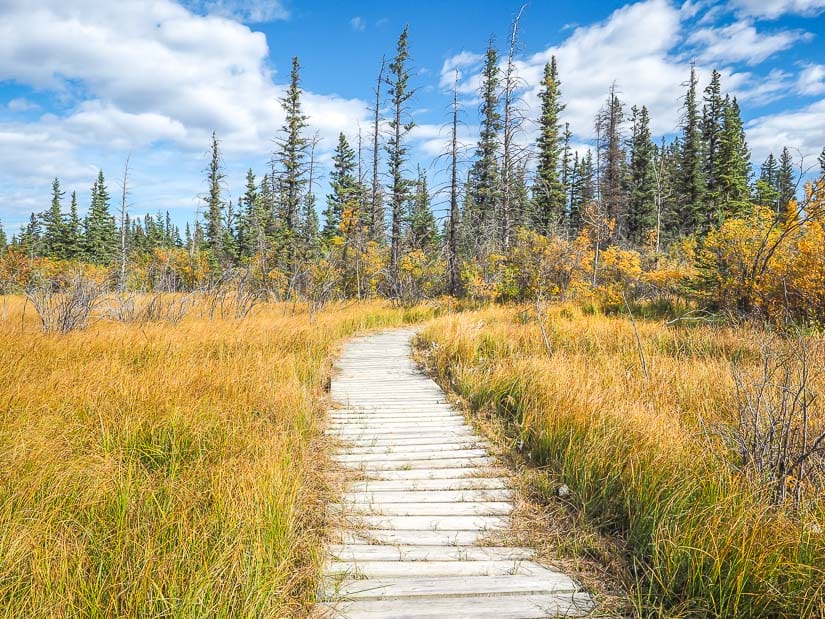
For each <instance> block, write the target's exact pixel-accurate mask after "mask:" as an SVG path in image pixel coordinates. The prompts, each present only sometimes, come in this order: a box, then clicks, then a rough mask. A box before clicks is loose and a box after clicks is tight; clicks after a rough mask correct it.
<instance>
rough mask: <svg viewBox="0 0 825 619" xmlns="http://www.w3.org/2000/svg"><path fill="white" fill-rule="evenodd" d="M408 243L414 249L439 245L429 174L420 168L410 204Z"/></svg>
mask: <svg viewBox="0 0 825 619" xmlns="http://www.w3.org/2000/svg"><path fill="white" fill-rule="evenodd" d="M408 237H409V240H408V244H409V246H410V247H411V248H412V249H422V250H426V249H431V248H434V247H436V246H437V245H438V241H439V239H438V225H437V224H436V221H435V215H433V211H432V208H431V206H430V192H429V189H428V188H427V174H426V173H425V172H423V171H422V170H421V168H419V169H418V178H417V179H416V181H415V193H414V194H413V197H412V200H411V205H410V226H409V231H408Z"/></svg>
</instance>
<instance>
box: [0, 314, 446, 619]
mask: <svg viewBox="0 0 825 619" xmlns="http://www.w3.org/2000/svg"><path fill="white" fill-rule="evenodd" d="M22 307H23V302H22V300H20V299H19V298H6V299H5V300H4V304H3V308H4V311H3V319H2V320H0V614H2V615H4V616H16V617H46V616H50V617H51V616H98V617H114V616H175V617H204V616H223V617H259V616H272V617H281V616H295V615H298V614H302V613H303V612H305V611H306V609H307V607H308V605H309V604H310V603H311V601H312V599H313V597H314V585H315V582H316V578H317V576H318V570H319V564H320V561H321V559H322V557H321V556H320V547H321V540H322V536H323V533H324V521H323V506H322V505H323V504H322V501H323V492H324V489H323V484H322V482H321V480H320V475H319V470H320V468H321V467H322V466H323V465H324V462H325V459H324V455H323V453H322V452H319V450H318V441H319V434H320V428H321V426H322V421H323V413H324V410H323V404H322V402H323V388H324V384H325V382H326V380H327V375H328V370H329V361H330V357H331V355H332V354H333V353H334V351H335V348H336V346H337V345H338V344H339V343H340V341H341V340H342V339H344V338H346V337H348V336H350V335H352V334H353V333H355V332H357V331H361V330H365V329H370V328H377V327H384V326H394V325H400V324H403V323H406V322H410V321H415V320H419V319H422V318H426V317H429V316H431V315H432V314H433V311H434V310H433V309H431V308H425V307H421V308H416V309H411V310H402V309H393V308H391V307H390V306H389V305H388V304H386V303H380V302H375V303H364V304H358V305H351V306H332V307H329V308H328V309H326V310H324V311H322V312H320V313H319V314H317V315H316V316H315V320H314V322H313V323H310V319H309V315H308V314H307V313H306V312H305V311H303V310H300V309H299V311H298V312H297V313H296V314H295V315H292V310H293V308H292V306H284V305H274V304H273V305H264V306H261V307H260V308H258V309H256V311H255V313H254V314H252V315H250V316H249V317H247V318H246V319H244V320H242V321H235V320H232V319H227V320H222V319H216V320H208V319H206V318H204V317H202V312H201V313H199V312H193V313H192V314H190V316H188V317H186V318H184V319H183V321H181V322H180V323H179V324H175V325H172V324H167V323H147V324H121V323H114V322H107V321H98V322H94V323H93V324H92V325H91V326H90V327H89V328H88V329H87V330H85V331H77V332H72V333H69V334H67V335H63V336H56V335H43V334H42V333H40V331H39V323H38V322H37V319H36V317H35V316H34V313H33V312H32V309H31V306H29V308H28V312H27V313H26V314H25V317H23V315H22Z"/></svg>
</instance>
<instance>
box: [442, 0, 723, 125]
mask: <svg viewBox="0 0 825 619" xmlns="http://www.w3.org/2000/svg"><path fill="white" fill-rule="evenodd" d="M680 26H681V15H680V10H679V9H678V8H676V7H674V6H673V5H672V4H671V3H670V2H668V1H666V0H648V1H646V2H639V3H637V4H632V5H628V6H625V7H622V8H620V9H618V10H616V11H614V12H613V14H611V15H610V16H609V17H608V18H607V19H605V20H604V21H601V22H598V23H596V24H592V25H589V26H580V27H577V28H576V29H575V30H574V31H573V32H572V34H570V36H569V37H567V39H565V40H564V41H563V42H562V43H560V44H559V45H557V46H554V47H550V48H548V49H546V50H544V51H542V52H539V53H537V54H533V55H531V56H528V57H527V58H526V59H524V60H523V61H519V62H518V63H517V69H518V75H519V78H520V79H521V80H522V81H523V83H524V84H525V88H524V92H523V105H524V107H525V112H526V115H527V117H529V118H535V117H536V115H537V110H538V107H539V106H538V94H539V91H540V81H541V78H542V75H543V71H544V65H545V63H547V62H549V61H550V59H551V57H552V56H555V57H556V59H557V61H558V66H559V77H560V79H561V82H562V85H561V90H562V97H563V101H564V103H565V105H566V109H565V112H564V120H565V121H567V122H569V123H570V126H571V129H572V130H573V132H574V134H576V135H577V136H578V137H579V139H580V140H588V139H589V138H590V136H591V135H592V133H593V119H594V116H595V115H596V112H597V111H598V110H599V108H600V107H601V105H602V103H603V102H604V100H605V98H606V95H607V91H608V88H609V87H610V85H611V84H612V83H613V82H614V81H615V82H616V83H617V84H618V86H619V89H620V92H621V96H622V99H623V100H625V101H626V102H628V103H631V104H638V105H646V106H647V107H648V109H649V110H650V113H651V120H652V127H653V130H654V131H655V132H657V133H670V132H672V131H673V130H674V129H675V128H676V127H677V125H678V117H679V109H678V107H679V98H680V97H681V96H682V94H683V92H684V87H683V86H682V83H683V82H684V81H685V80H686V79H687V77H688V74H689V71H690V68H689V65H688V63H687V62H686V61H683V60H680V59H677V58H675V57H673V56H671V54H670V51H671V50H672V49H673V48H674V47H675V46H676V45H677V44H678V43H679V41H680V36H681V35H680ZM442 74H443V72H442ZM701 75H702V77H703V79H704V77H705V76H706V75H709V71H704V70H703V71H702V73H701ZM734 81H735V80H733V79H732V80H731V85H732V83H733V82H734ZM478 84H479V75H478V73H474V74H473V75H471V76H468V77H467V78H465V79H464V81H463V82H462V92H473V91H474V90H475V89H476V88H477V87H478ZM525 129H526V131H527V132H528V134H529V133H530V129H529V127H525ZM527 137H528V139H529V137H531V136H529V135H528V136H527Z"/></svg>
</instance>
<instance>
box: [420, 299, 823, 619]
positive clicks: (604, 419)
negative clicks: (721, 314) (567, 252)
mask: <svg viewBox="0 0 825 619" xmlns="http://www.w3.org/2000/svg"><path fill="white" fill-rule="evenodd" d="M637 326H638V331H639V339H640V340H641V342H642V346H643V349H644V355H645V358H646V359H647V362H648V368H647V369H648V373H649V378H645V376H644V374H643V372H642V368H641V366H640V359H639V352H638V349H637V340H636V337H635V334H634V330H633V326H632V325H631V323H630V322H629V321H628V320H626V319H624V318H621V317H605V316H602V315H598V314H588V313H584V312H582V311H581V310H578V309H576V308H575V307H572V306H562V307H555V308H552V309H551V310H549V311H548V312H547V315H546V316H545V330H546V335H547V337H548V339H549V343H550V348H551V350H552V355H548V352H547V346H546V345H545V343H544V341H543V336H542V334H541V332H540V328H539V326H538V324H537V323H536V321H535V319H531V318H530V309H529V308H527V309H525V308H490V309H486V310H481V311H478V312H471V313H465V314H462V315H456V316H447V317H443V318H441V319H439V320H437V321H434V322H433V323H430V324H429V325H428V326H427V328H426V329H425V330H424V332H423V334H422V337H421V344H422V345H423V346H424V347H425V348H426V350H427V354H428V356H429V358H430V360H431V363H432V364H433V365H434V366H435V367H436V368H437V371H438V372H439V374H440V378H441V381H442V383H443V384H445V385H446V386H448V387H449V388H451V389H452V390H453V391H454V392H456V393H457V394H459V395H460V396H461V397H462V398H464V399H465V400H466V401H467V402H468V403H469V405H470V406H471V407H472V408H474V409H476V410H478V411H485V410H487V411H494V412H495V413H496V414H497V415H498V416H500V417H501V418H502V419H503V420H504V421H505V423H506V424H507V426H508V428H509V432H510V434H511V436H512V438H513V440H514V442H515V443H516V444H519V445H522V446H523V449H524V451H525V454H526V456H527V457H529V458H530V459H531V460H532V461H533V462H535V463H537V464H538V465H540V466H541V467H542V469H543V471H544V475H545V477H546V481H545V483H534V484H533V487H534V488H535V489H537V491H539V492H542V491H543V492H544V493H545V494H546V495H547V496H546V498H547V499H548V500H553V499H552V496H551V494H552V493H553V492H554V491H555V489H556V488H558V486H559V485H560V484H561V483H564V484H567V485H568V486H569V488H570V490H571V493H570V496H569V497H568V498H567V499H566V501H569V502H570V503H571V505H572V506H573V507H574V508H575V512H576V515H577V517H580V518H581V519H582V521H583V522H584V523H586V525H587V526H588V527H589V526H593V527H596V528H597V529H598V530H600V531H603V532H605V533H607V534H609V535H610V536H611V537H615V538H618V539H620V540H621V547H622V550H621V552H622V554H623V555H624V557H623V559H624V560H626V562H627V564H629V566H630V567H629V570H628V582H627V583H626V584H627V587H628V590H630V591H631V592H632V596H633V599H634V604H635V607H636V609H637V611H638V612H639V613H640V614H642V615H647V616H669V617H674V616H684V617H697V616H698V617H702V616H708V617H821V616H823V615H825V535H823V532H822V531H823V529H825V501H823V500H822V497H821V496H819V497H813V499H812V500H811V501H809V502H808V503H807V504H806V505H805V506H804V507H803V508H802V509H799V510H796V509H792V508H791V506H787V505H782V506H774V505H772V504H770V502H766V501H764V500H763V496H764V493H763V492H761V490H760V489H759V488H755V487H753V486H752V485H751V483H750V482H749V480H748V479H747V478H746V477H745V476H742V475H741V474H739V473H737V471H736V467H735V466H732V464H733V461H732V460H731V458H733V457H734V454H731V453H730V452H729V450H727V449H726V448H725V446H724V444H723V442H722V441H721V440H720V439H719V437H718V436H717V435H716V434H715V433H714V432H713V431H712V428H714V427H718V426H722V425H725V424H731V423H735V419H736V415H737V412H736V410H737V409H736V389H735V384H734V380H733V371H732V370H733V367H734V364H736V365H740V366H749V365H752V364H758V363H759V359H760V351H759V345H758V340H759V339H760V334H759V333H758V332H755V331H749V330H747V329H741V328H740V329H733V328H720V327H709V326H693V327H687V328H686V327H679V326H673V327H667V326H664V325H663V324H662V323H660V322H659V323H657V322H651V321H645V320H640V321H638V325H637ZM822 387H825V385H823V384H821V378H820V384H819V385H817V388H818V390H821V389H822ZM818 415H819V417H818V423H820V424H821V423H822V422H823V421H825V419H823V417H822V413H821V412H819V413H818ZM542 488H543V490H542ZM621 563H624V561H621Z"/></svg>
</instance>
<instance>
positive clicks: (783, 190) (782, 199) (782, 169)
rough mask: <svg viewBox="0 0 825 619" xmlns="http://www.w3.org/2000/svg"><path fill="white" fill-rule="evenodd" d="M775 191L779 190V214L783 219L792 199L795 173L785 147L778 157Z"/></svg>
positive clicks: (791, 159) (789, 152)
mask: <svg viewBox="0 0 825 619" xmlns="http://www.w3.org/2000/svg"><path fill="white" fill-rule="evenodd" d="M777 189H778V190H779V209H778V210H779V214H780V216H782V217H784V215H785V211H786V210H787V208H788V202H790V201H791V200H792V199H793V198H794V193H795V191H796V171H795V170H794V163H793V157H792V156H791V151H790V150H788V148H787V147H785V148H783V149H782V154H781V155H780V157H779V173H778V176H777Z"/></svg>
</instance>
